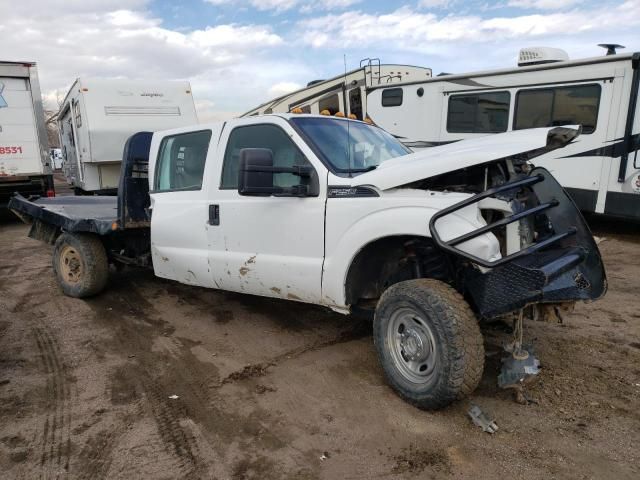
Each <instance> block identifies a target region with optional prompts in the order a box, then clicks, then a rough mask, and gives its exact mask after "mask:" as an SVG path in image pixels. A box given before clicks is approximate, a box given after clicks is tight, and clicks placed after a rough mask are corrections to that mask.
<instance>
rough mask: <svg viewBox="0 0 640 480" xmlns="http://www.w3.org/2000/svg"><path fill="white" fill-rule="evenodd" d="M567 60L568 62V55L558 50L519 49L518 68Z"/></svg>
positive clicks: (545, 48) (546, 48)
mask: <svg viewBox="0 0 640 480" xmlns="http://www.w3.org/2000/svg"><path fill="white" fill-rule="evenodd" d="M567 60H569V55H568V54H567V52H565V51H564V50H562V49H560V48H551V47H528V48H521V49H520V54H519V55H518V66H519V67H526V66H529V65H540V64H542V63H553V62H565V61H567Z"/></svg>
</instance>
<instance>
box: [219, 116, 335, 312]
mask: <svg viewBox="0 0 640 480" xmlns="http://www.w3.org/2000/svg"><path fill="white" fill-rule="evenodd" d="M243 148H266V149H269V150H271V152H272V153H273V160H274V166H276V167H292V166H294V165H309V166H311V167H312V168H313V169H314V172H313V175H312V176H315V181H316V182H318V183H319V188H318V189H317V190H316V191H315V192H314V196H306V197H295V196H242V195H240V194H239V193H238V166H239V158H240V150H242V149H243ZM216 158H219V159H223V160H222V162H221V164H220V165H219V166H218V178H217V181H215V182H213V183H214V185H212V191H211V192H210V193H209V199H210V209H211V212H212V216H213V218H210V221H209V225H208V227H207V229H208V238H209V265H210V267H211V273H212V274H213V282H214V284H215V285H216V286H217V287H218V288H222V289H224V290H232V291H237V292H244V293H251V294H255V295H263V296H269V297H280V298H287V299H290V300H298V301H304V302H311V303H317V302H319V301H320V299H321V278H322V263H323V260H324V211H325V198H326V170H324V167H323V165H322V164H321V163H320V162H319V161H318V160H317V158H316V157H315V155H314V154H313V153H312V152H311V150H310V149H309V148H308V146H307V145H306V144H305V143H304V142H303V141H302V140H301V139H300V138H299V137H298V135H297V134H296V133H295V131H294V130H293V129H292V127H291V126H290V125H289V123H288V122H287V121H286V120H284V119H280V118H275V119H270V121H269V123H264V121H263V120H261V119H256V120H255V123H247V121H246V119H245V120H243V121H242V122H238V121H230V122H228V123H227V124H226V125H225V128H224V131H223V133H222V137H221V141H220V143H219V147H218V152H217V155H216ZM318 175H319V176H318ZM273 177H274V185H275V186H279V187H291V186H294V185H298V184H300V183H301V177H299V176H296V175H293V174H290V173H277V174H274V176H273Z"/></svg>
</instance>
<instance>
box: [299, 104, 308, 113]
mask: <svg viewBox="0 0 640 480" xmlns="http://www.w3.org/2000/svg"><path fill="white" fill-rule="evenodd" d="M300 110H302V113H311V105H305V106H304V107H300Z"/></svg>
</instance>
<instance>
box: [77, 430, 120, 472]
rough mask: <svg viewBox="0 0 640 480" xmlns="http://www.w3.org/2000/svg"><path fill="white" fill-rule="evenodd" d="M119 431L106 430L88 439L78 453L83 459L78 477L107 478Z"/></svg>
mask: <svg viewBox="0 0 640 480" xmlns="http://www.w3.org/2000/svg"><path fill="white" fill-rule="evenodd" d="M120 433H121V432H119V431H116V430H110V431H109V430H106V431H102V432H100V434H99V435H98V436H97V437H94V438H91V439H89V441H87V443H86V444H85V446H84V447H83V448H82V450H81V451H80V454H79V458H80V459H82V460H83V465H82V466H81V469H82V471H81V472H80V473H79V475H78V477H77V478H79V479H82V480H84V479H87V480H94V479H95V480H100V479H104V478H107V474H108V473H109V467H110V466H111V463H112V461H113V456H112V454H113V449H114V447H115V445H116V443H117V440H118V438H119V437H120Z"/></svg>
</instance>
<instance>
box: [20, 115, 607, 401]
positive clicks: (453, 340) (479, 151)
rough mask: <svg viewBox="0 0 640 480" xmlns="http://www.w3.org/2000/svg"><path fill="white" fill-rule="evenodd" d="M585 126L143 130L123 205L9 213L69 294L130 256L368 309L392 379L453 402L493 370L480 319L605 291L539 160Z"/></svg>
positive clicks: (195, 279)
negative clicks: (42, 244)
mask: <svg viewBox="0 0 640 480" xmlns="http://www.w3.org/2000/svg"><path fill="white" fill-rule="evenodd" d="M579 134H580V128H579V127H555V128H542V129H534V130H528V131H519V132H510V133H507V134H501V135H495V136H488V137H482V138H479V139H474V140H469V141H464V142H458V143H455V144H450V145H446V146H442V147H435V148H432V149H429V150H426V151H423V152H419V153H412V152H411V151H410V150H409V149H408V148H407V147H405V146H403V145H402V144H401V143H400V142H399V141H398V140H397V139H395V138H394V137H393V136H392V135H390V134H388V133H387V132H385V131H384V130H382V129H380V128H378V127H376V126H372V125H369V124H367V123H365V122H360V121H355V120H348V119H345V118H336V117H326V116H317V115H295V114H282V115H266V116H262V117H248V118H241V119H235V120H230V121H227V122H224V123H216V124H209V125H197V126H191V127H184V128H177V129H173V130H166V131H162V132H155V133H153V134H151V133H138V134H136V135H134V136H132V137H131V138H130V139H129V141H128V142H127V145H126V146H125V149H124V154H123V158H124V159H125V161H124V162H123V166H122V173H121V182H120V187H119V195H118V199H117V201H116V200H115V199H114V200H113V201H111V200H110V199H106V198H96V199H92V198H86V197H84V198H75V199H74V198H73V197H72V198H69V199H66V200H65V199H63V200H59V199H58V200H53V199H52V200H46V199H42V200H38V201H36V202H33V201H28V200H26V199H21V198H14V199H13V200H12V203H11V205H10V207H11V208H12V209H13V210H14V211H15V212H16V213H17V214H19V215H21V216H22V218H24V219H25V220H26V221H29V222H32V224H33V226H32V229H31V232H30V235H31V236H33V237H34V238H40V239H42V240H45V241H48V242H50V243H52V244H54V252H53V256H54V260H53V264H54V271H55V272H56V276H57V279H58V281H59V283H60V285H61V286H62V289H63V291H64V293H66V294H68V295H71V296H75V297H86V296H89V295H95V294H97V293H99V292H100V291H101V290H102V289H103V288H104V287H105V285H106V283H107V279H108V265H109V263H114V264H116V265H121V264H126V265H136V266H145V265H149V266H152V267H153V270H154V272H155V274H156V275H157V276H159V277H162V278H166V279H170V280H175V281H178V282H181V283H186V284H190V285H197V286H202V287H209V288H216V289H222V290H229V291H235V292H241V293H246V294H253V295H261V296H266V297H275V298H282V299H288V300H294V301H299V302H307V303H312V304H317V305H322V306H325V307H328V308H331V309H333V310H335V311H337V312H340V313H344V314H348V313H353V312H355V311H359V312H369V313H370V314H371V316H372V318H373V325H374V343H375V346H376V349H377V351H378V355H379V358H380V361H381V364H382V366H383V369H384V372H385V375H386V377H387V379H388V381H389V383H390V384H391V385H392V387H393V388H394V389H395V390H396V391H397V392H398V393H399V394H400V395H401V396H402V397H403V398H405V399H407V400H408V401H409V402H411V403H413V404H415V405H417V406H419V407H421V408H440V407H443V406H445V405H447V404H449V403H450V402H452V401H454V400H455V399H458V398H461V397H463V396H465V395H467V394H469V393H471V392H472V391H473V389H474V388H475V386H476V385H477V384H478V382H479V381H480V376H481V374H482V367H483V362H484V352H483V341H482V335H481V333H480V330H479V322H481V321H483V320H486V319H492V318H496V317H500V316H504V315H512V314H515V318H516V321H517V322H518V327H517V328H516V329H515V331H516V332H520V333H521V332H522V328H521V327H522V325H521V323H522V321H523V317H524V316H525V313H526V314H527V315H529V316H532V317H536V318H537V317H538V316H539V315H540V314H541V312H544V311H545V309H546V308H552V309H554V308H560V307H565V306H567V305H570V304H572V303H573V302H575V301H578V300H596V299H598V298H600V297H601V296H602V295H604V293H605V291H606V276H605V272H604V267H603V264H602V260H601V258H600V254H599V251H598V248H597V246H596V244H595V242H594V240H593V237H592V235H591V233H590V231H589V229H588V227H587V226H586V224H585V222H584V219H583V218H582V216H581V215H580V213H579V211H578V210H577V208H576V206H575V204H574V203H573V202H572V201H571V199H570V198H569V197H568V195H567V193H566V192H565V191H564V190H563V189H562V187H560V185H559V184H558V183H557V181H555V179H554V178H553V177H552V176H551V175H550V174H549V172H547V171H546V170H544V169H542V168H533V167H532V166H531V164H530V163H529V160H531V159H532V158H535V157H536V156H539V155H542V154H544V153H546V152H549V151H551V150H553V149H557V148H562V147H563V146H564V145H566V144H567V143H569V142H571V141H573V139H575V138H576V137H577V136H578V135H579ZM512 353H513V357H512V361H511V362H510V363H505V365H509V366H510V367H509V368H510V370H509V371H507V372H505V375H504V379H505V380H504V382H505V383H507V384H514V385H518V384H519V383H518V382H520V380H521V378H522V375H519V373H518V372H531V371H532V368H533V367H535V365H533V366H532V365H530V364H527V361H531V357H530V356H529V353H527V352H526V351H524V347H523V344H522V337H521V336H520V337H519V338H514V346H513V349H512ZM527 359H529V360H527ZM514 371H515V372H516V373H514ZM526 374H528V373H526ZM523 375H525V373H523Z"/></svg>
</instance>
